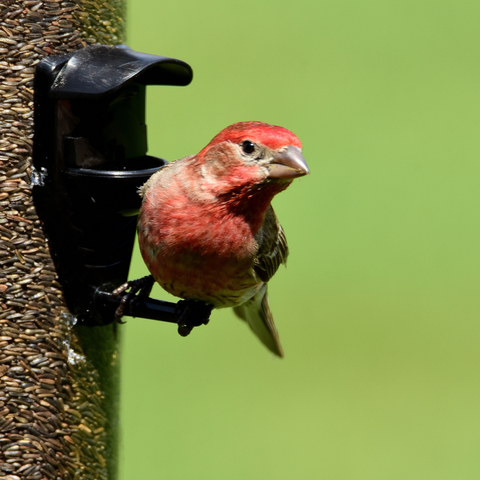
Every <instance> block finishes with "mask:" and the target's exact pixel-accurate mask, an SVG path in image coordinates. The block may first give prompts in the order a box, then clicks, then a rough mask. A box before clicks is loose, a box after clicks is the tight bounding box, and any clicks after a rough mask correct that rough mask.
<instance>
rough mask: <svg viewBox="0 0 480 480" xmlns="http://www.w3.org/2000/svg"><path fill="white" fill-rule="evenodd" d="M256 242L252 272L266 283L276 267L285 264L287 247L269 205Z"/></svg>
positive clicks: (280, 227) (283, 233)
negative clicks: (256, 251) (256, 250)
mask: <svg viewBox="0 0 480 480" xmlns="http://www.w3.org/2000/svg"><path fill="white" fill-rule="evenodd" d="M256 240H257V243H258V253H257V257H256V258H255V260H254V266H253V270H254V271H255V274H256V275H257V276H258V278H259V279H260V280H262V281H263V282H268V281H269V280H270V279H271V278H272V277H273V275H274V274H275V272H276V271H277V270H278V267H279V266H280V265H281V264H282V263H283V264H286V263H287V257H288V245H287V239H286V237H285V232H284V231H283V228H282V226H281V225H280V223H279V221H278V219H277V216H276V215H275V212H274V210H273V208H272V206H271V205H270V206H269V207H268V209H267V212H266V214H265V220H264V222H263V226H262V228H261V229H260V230H259V232H258V234H257V236H256Z"/></svg>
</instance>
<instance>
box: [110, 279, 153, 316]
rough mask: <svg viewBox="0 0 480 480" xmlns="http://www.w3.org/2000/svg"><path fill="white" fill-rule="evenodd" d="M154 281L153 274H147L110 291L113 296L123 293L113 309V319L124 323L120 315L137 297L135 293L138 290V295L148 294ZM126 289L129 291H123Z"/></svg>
mask: <svg viewBox="0 0 480 480" xmlns="http://www.w3.org/2000/svg"><path fill="white" fill-rule="evenodd" d="M154 283H155V280H154V279H153V276H152V275H147V276H146V277H142V278H139V279H137V280H130V281H129V282H125V283H124V284H123V285H120V286H119V287H118V288H116V289H115V290H114V291H113V292H112V294H113V296H115V297H118V296H120V295H123V296H122V299H121V300H120V305H119V306H118V307H117V309H116V310H115V321H116V322H117V323H120V324H124V323H126V322H124V321H122V317H123V316H124V315H125V309H126V308H127V307H130V304H131V302H132V301H133V300H134V299H135V298H136V297H137V293H138V292H139V291H140V293H138V296H139V297H148V296H149V295H150V292H151V291H152V287H153V284H154ZM128 289H130V291H129V292H127V293H125V292H126V291H127V290H128ZM127 313H128V311H127Z"/></svg>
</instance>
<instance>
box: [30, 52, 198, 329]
mask: <svg viewBox="0 0 480 480" xmlns="http://www.w3.org/2000/svg"><path fill="white" fill-rule="evenodd" d="M191 80H192V69H191V68H190V66H189V65H187V64H186V63H185V62H182V61H180V60H175V59H173V58H167V57H159V56H156V55H149V54H146V53H139V52H135V51H133V50H131V49H129V48H128V47H125V46H105V45H94V46H89V47H86V48H84V49H82V50H78V51H76V52H75V53H73V54H68V55H61V56H51V57H47V58H45V59H44V60H43V61H42V62H40V63H39V64H38V66H37V69H36V74H35V113H34V115H35V134H34V157H33V166H34V169H33V175H32V183H33V196H34V202H35V206H36V208H37V211H38V214H39V216H40V219H41V220H42V222H43V223H44V229H45V231H46V234H47V236H48V240H49V245H50V251H51V253H52V256H53V260H54V262H55V266H56V270H57V273H58V276H59V281H60V283H61V285H62V287H63V292H64V295H65V298H66V302H67V305H68V307H69V309H70V311H71V312H72V313H73V315H75V316H76V318H77V320H78V322H79V323H80V324H85V325H105V324H108V323H111V322H113V321H114V319H115V311H116V309H117V308H118V306H119V304H120V298H117V297H115V296H113V295H112V294H111V292H112V291H113V290H114V289H115V288H117V287H119V286H120V285H122V284H123V283H124V282H126V280H127V275H128V270H129V266H130V258H131V254H132V249H133V243H134V239H135V229H136V220H137V219H136V215H137V213H138V209H139V207H140V203H141V199H140V196H139V195H138V188H139V187H140V186H141V185H143V184H144V183H145V181H146V180H147V179H148V178H149V177H150V176H151V175H152V174H153V173H154V172H155V171H157V170H158V169H159V168H161V167H162V166H164V165H165V164H166V163H167V162H166V161H165V160H163V159H162V158H157V157H152V156H149V155H147V131H146V125H145V90H146V86H147V85H178V86H184V85H188V84H189V83H190V82H191ZM175 309H176V304H172V303H169V302H162V301H159V300H154V299H149V298H148V297H147V298H144V299H142V300H138V301H136V302H132V308H130V309H129V310H128V314H131V315H133V316H136V313H137V312H138V313H139V315H138V316H144V317H146V318H154V319H157V320H165V321H170V322H176V314H175V311H176V310H175Z"/></svg>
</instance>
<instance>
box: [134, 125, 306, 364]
mask: <svg viewBox="0 0 480 480" xmlns="http://www.w3.org/2000/svg"><path fill="white" fill-rule="evenodd" d="M301 148H302V144H301V142H300V140H299V139H298V138H297V137H296V136H295V135H294V134H293V133H292V132H290V131H289V130H287V129H285V128H283V127H278V126H275V125H269V124H267V123H263V122H255V121H250V122H239V123H235V124H233V125H230V126H229V127H227V128H225V129H224V130H222V131H221V132H220V133H219V134H218V135H216V136H215V137H214V138H213V140H211V142H210V143H209V144H208V145H207V146H206V147H205V148H203V150H201V151H200V153H198V154H197V155H191V156H188V157H185V158H182V159H180V160H177V161H175V162H172V163H170V164H168V165H167V166H165V167H163V168H162V169H160V170H159V171H158V172H156V173H155V174H154V175H152V177H150V179H149V180H148V181H147V182H146V183H145V185H143V187H141V189H140V194H141V196H142V197H143V201H142V207H141V209H140V214H139V218H138V238H139V244H140V250H141V253H142V257H143V259H144V261H145V263H146V265H147V267H148V269H149V270H150V273H151V274H152V276H153V278H154V279H155V281H156V282H158V283H159V284H160V285H161V286H162V287H163V288H164V289H165V290H166V291H167V292H169V293H171V294H173V295H175V296H177V297H180V298H183V299H186V300H200V301H203V302H205V303H207V304H210V305H213V307H214V308H224V307H233V308H234V311H235V313H236V314H237V315H238V316H239V317H240V318H241V319H243V320H245V321H246V322H247V323H248V325H249V326H250V328H251V329H252V330H253V332H254V333H255V334H256V335H257V336H258V338H259V339H260V340H261V341H262V342H263V343H264V344H265V346H266V347H267V348H268V349H269V350H271V351H272V352H273V353H274V354H276V355H278V356H280V357H283V349H282V347H281V345H280V340H279V337H278V333H277V329H276V327H275V323H274V321H273V316H272V313H271V311H270V307H269V303H268V297H267V283H268V281H269V280H270V278H272V276H273V275H274V273H275V272H276V271H277V269H278V267H279V266H280V264H282V263H283V264H285V263H286V260H287V256H288V246H287V240H286V238H285V233H284V231H283V229H282V227H281V225H280V223H279V222H278V219H277V217H276V215H275V213H274V211H273V208H272V206H271V205H270V202H271V201H272V199H273V197H274V196H275V195H276V194H277V193H280V192H281V191H283V190H285V189H286V188H287V187H288V186H289V185H290V183H292V181H293V179H294V178H297V177H301V176H303V175H307V174H308V173H309V170H308V167H307V164H306V162H305V159H304V158H303V156H302V153H301Z"/></svg>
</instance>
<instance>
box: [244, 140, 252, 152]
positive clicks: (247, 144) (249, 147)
mask: <svg viewBox="0 0 480 480" xmlns="http://www.w3.org/2000/svg"><path fill="white" fill-rule="evenodd" d="M242 150H243V151H244V152H245V153H253V152H254V151H255V144H254V143H253V142H251V141H250V140H244V141H243V142H242Z"/></svg>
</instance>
